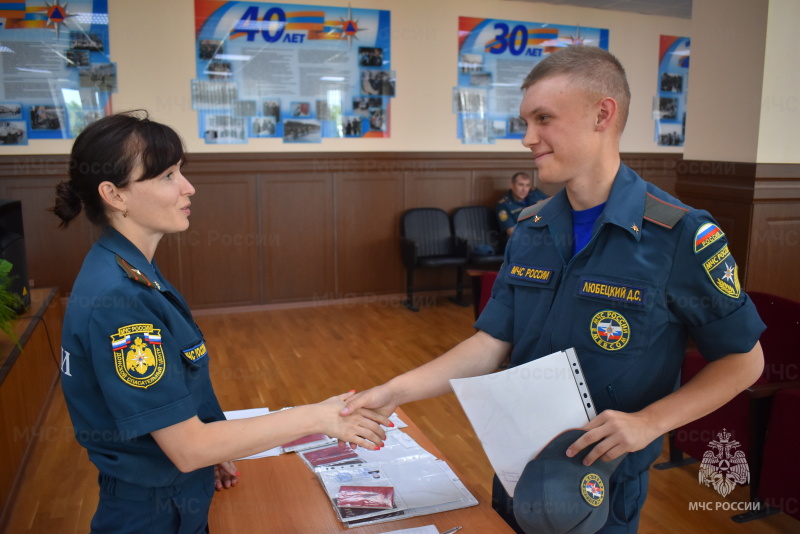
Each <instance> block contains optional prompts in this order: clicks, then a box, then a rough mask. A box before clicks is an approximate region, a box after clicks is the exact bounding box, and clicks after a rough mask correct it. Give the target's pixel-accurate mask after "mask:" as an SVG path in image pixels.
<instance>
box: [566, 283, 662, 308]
mask: <svg viewBox="0 0 800 534" xmlns="http://www.w3.org/2000/svg"><path fill="white" fill-rule="evenodd" d="M578 293H579V294H581V295H584V296H587V297H599V298H601V299H605V300H612V301H614V302H627V303H630V304H638V305H639V306H644V305H645V303H646V302H647V288H644V287H639V286H632V285H629V284H615V283H612V282H603V281H601V280H591V279H589V278H582V279H581V283H580V290H579V291H578Z"/></svg>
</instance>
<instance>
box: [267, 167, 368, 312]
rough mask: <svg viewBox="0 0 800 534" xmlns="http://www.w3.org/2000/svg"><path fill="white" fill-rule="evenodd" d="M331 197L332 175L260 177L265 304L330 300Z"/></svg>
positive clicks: (333, 271) (333, 264)
mask: <svg viewBox="0 0 800 534" xmlns="http://www.w3.org/2000/svg"><path fill="white" fill-rule="evenodd" d="M333 199H334V195H333V175H332V174H330V173H326V172H317V173H290V174H286V173H277V174H275V175H266V176H265V177H263V178H262V194H261V199H260V200H261V202H260V206H261V235H262V236H263V239H264V243H263V248H262V250H263V253H264V271H263V273H262V275H263V277H264V279H265V302H267V303H272V302H285V301H291V300H308V299H311V300H317V299H329V298H331V297H332V295H333V294H334V293H335V291H336V255H335V248H334V234H335V225H334V219H333ZM356 211H359V210H356ZM361 215H362V216H364V215H366V213H365V212H364V211H363V210H362V211H361Z"/></svg>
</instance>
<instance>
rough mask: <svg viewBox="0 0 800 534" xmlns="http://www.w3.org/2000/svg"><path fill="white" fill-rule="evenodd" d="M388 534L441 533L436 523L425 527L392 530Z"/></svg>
mask: <svg viewBox="0 0 800 534" xmlns="http://www.w3.org/2000/svg"><path fill="white" fill-rule="evenodd" d="M386 534H439V531H438V530H436V527H435V526H434V525H426V526H424V527H414V528H404V529H403V530H390V531H389V532H387V533H386Z"/></svg>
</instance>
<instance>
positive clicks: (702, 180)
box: [675, 161, 756, 288]
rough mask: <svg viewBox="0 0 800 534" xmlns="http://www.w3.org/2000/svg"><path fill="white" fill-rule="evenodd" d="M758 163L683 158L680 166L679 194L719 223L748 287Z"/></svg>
mask: <svg viewBox="0 0 800 534" xmlns="http://www.w3.org/2000/svg"><path fill="white" fill-rule="evenodd" d="M755 169H756V166H755V164H752V163H733V162H719V161H682V162H681V163H680V164H679V165H678V166H677V181H676V185H675V189H676V192H677V197H678V198H679V199H680V200H681V201H682V202H685V203H686V204H689V205H690V206H692V207H694V208H699V209H704V210H707V211H708V212H709V213H711V215H712V216H713V217H714V218H715V219H716V220H717V222H719V223H720V226H721V227H722V230H723V231H724V232H725V234H726V236H727V238H728V242H729V244H730V251H731V254H733V256H734V258H736V264H737V265H738V266H739V280H740V281H741V282H742V284H743V285H744V287H745V288H747V274H748V265H749V253H750V243H749V241H750V225H751V221H752V216H753V213H752V211H753V210H752V206H753V189H754V184H755Z"/></svg>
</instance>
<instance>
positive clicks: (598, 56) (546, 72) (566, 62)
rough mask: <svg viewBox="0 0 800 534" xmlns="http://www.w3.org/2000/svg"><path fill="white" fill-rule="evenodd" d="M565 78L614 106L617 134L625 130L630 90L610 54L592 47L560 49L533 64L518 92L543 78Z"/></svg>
mask: <svg viewBox="0 0 800 534" xmlns="http://www.w3.org/2000/svg"><path fill="white" fill-rule="evenodd" d="M562 74H566V75H568V76H570V78H571V79H572V80H573V81H575V82H576V83H577V84H579V85H580V86H581V87H582V88H583V89H585V90H587V91H590V92H593V93H597V94H600V95H603V96H610V97H611V98H613V99H614V100H615V101H616V102H617V110H618V112H619V132H620V133H622V130H624V129H625V123H626V122H627V121H628V109H629V108H630V104H631V90H630V87H628V79H627V77H626V75H625V68H624V67H623V66H622V63H620V62H619V60H618V59H617V58H616V57H614V55H613V54H611V53H610V52H607V51H605V50H603V49H602V48H598V47H596V46H585V45H576V46H568V47H566V48H562V49H560V50H558V51H556V52H553V53H552V54H550V55H549V56H547V57H545V58H544V59H543V60H542V61H540V62H539V63H537V64H536V66H535V67H533V70H531V72H530V74H528V76H527V77H526V78H525V81H523V82H522V90H523V91H524V90H525V89H527V88H528V87H530V86H532V85H534V84H535V83H536V82H539V81H541V80H543V79H545V78H551V77H553V76H559V75H562Z"/></svg>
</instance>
